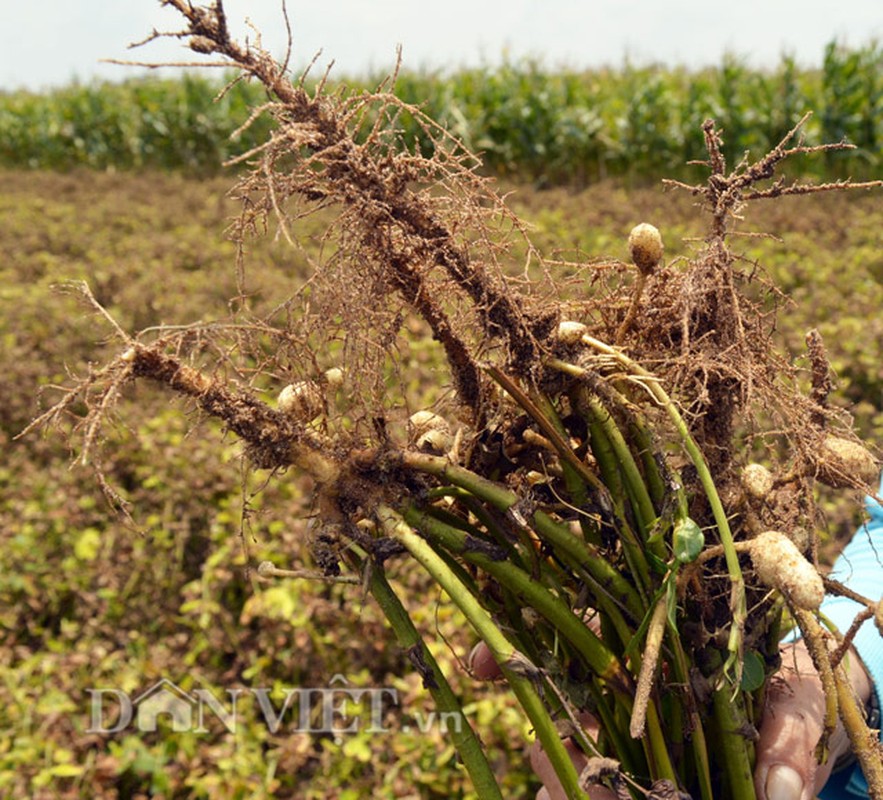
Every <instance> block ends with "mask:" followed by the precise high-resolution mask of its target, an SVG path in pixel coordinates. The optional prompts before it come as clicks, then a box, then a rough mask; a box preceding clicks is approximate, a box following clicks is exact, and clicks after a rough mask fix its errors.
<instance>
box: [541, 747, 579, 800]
mask: <svg viewBox="0 0 883 800" xmlns="http://www.w3.org/2000/svg"><path fill="white" fill-rule="evenodd" d="M564 748H565V750H567V755H569V756H570V760H571V761H572V762H573V765H574V766H575V767H576V771H577V772H582V770H583V767H585V765H586V761H587V759H586V756H585V753H583V752H582V751H581V750H579V749H578V748H577V747H576V746H575V745H574V744H573V742H571V741H570V740H569V739H568V740H567V741H565V742H564ZM528 755H529V757H530V767H531V769H532V770H533V771H534V774H535V775H536V776H537V777H538V778H539V779H540V780H541V781H542V783H543V789H541V790H540V792H541V793H542V791H543V790H545V792H546V796H547V798H548V800H567V795H566V793H565V792H564V787H563V786H562V785H561V781H559V780H558V776H557V775H556V774H555V768H554V767H553V766H552V762H551V761H549V757H548V756H547V755H546V752H545V750H543V746H542V745H541V744H540V743H539V741H536V742H534V743H533V744H532V745H531V746H530V751H529V753H528ZM537 797H540V795H539V794H538V795H537ZM592 800H594V795H592Z"/></svg>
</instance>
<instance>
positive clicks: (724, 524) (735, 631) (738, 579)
mask: <svg viewBox="0 0 883 800" xmlns="http://www.w3.org/2000/svg"><path fill="white" fill-rule="evenodd" d="M582 341H583V343H584V344H586V345H588V346H589V347H592V348H594V349H595V350H597V351H598V352H600V353H603V354H604V355H607V356H611V357H612V358H614V359H616V360H617V361H618V362H619V363H620V364H621V365H622V366H623V367H625V368H626V369H627V370H628V371H629V372H631V373H632V375H634V376H636V377H637V378H638V379H641V385H642V386H643V387H644V388H645V389H646V390H647V391H648V392H650V394H651V395H652V396H653V398H654V399H655V400H656V402H657V403H658V404H659V405H660V406H661V407H662V408H664V409H665V412H666V413H667V414H668V417H669V419H670V420H671V422H672V424H673V425H674V427H675V430H676V431H677V433H678V435H679V436H680V438H681V442H682V444H683V446H684V450H686V451H687V455H689V456H690V460H691V461H692V462H693V466H694V467H695V468H696V474H697V476H698V478H699V481H700V483H701V484H702V488H703V490H704V491H705V495H706V497H707V499H708V504H709V506H710V507H711V513H712V515H713V517H714V521H715V524H716V526H717V530H718V535H719V536H720V540H721V546H722V547H723V551H724V559H725V561H726V564H727V573H728V574H729V577H730V610H731V613H732V615H733V624H732V627H731V628H730V636H729V641H728V643H727V650H728V653H729V654H728V657H727V660H726V662H725V663H724V667H723V671H724V675H725V676H726V675H728V674H729V672H730V670H731V669H734V670H735V678H734V680H733V683H734V684H735V685H738V684H739V683H740V681H741V675H742V638H743V632H744V629H745V620H746V619H747V617H748V608H747V603H746V598H745V580H744V578H743V577H742V568H741V567H740V566H739V556H738V554H737V553H736V548H735V546H734V540H733V534H732V531H731V530H730V523H729V520H728V519H727V514H726V511H725V510H724V506H723V503H722V502H721V499H720V495H719V494H718V492H717V487H716V486H715V484H714V479H713V478H712V476H711V472H710V471H709V469H708V464H706V462H705V458H704V456H703V455H702V451H701V450H700V449H699V446H698V445H697V444H696V441H695V440H694V439H693V436H692V435H691V433H690V429H689V427H688V426H687V423H686V422H685V421H684V418H683V417H682V416H681V413H680V412H679V411H678V408H677V406H676V405H675V403H674V401H673V400H672V399H671V398H670V397H669V396H668V394H666V392H665V390H664V389H663V388H662V385H661V384H660V382H659V380H658V378H657V377H656V376H655V375H653V374H652V373H651V372H648V371H647V370H645V369H644V368H643V367H642V366H641V365H640V364H637V363H636V362H634V361H632V359H630V358H629V357H628V356H626V355H625V354H624V353H622V352H620V351H619V350H617V349H616V348H615V347H611V346H610V345H608V344H605V343H604V342H602V341H600V340H598V339H594V338H593V337H591V336H588V335H586V336H583V338H582ZM548 363H549V366H551V367H553V368H554V369H558V370H561V371H562V372H565V373H567V374H569V375H586V374H587V373H586V370H584V369H582V368H581V367H577V366H574V365H573V364H568V363H566V362H564V361H561V360H559V359H551V360H550V361H549V362H548Z"/></svg>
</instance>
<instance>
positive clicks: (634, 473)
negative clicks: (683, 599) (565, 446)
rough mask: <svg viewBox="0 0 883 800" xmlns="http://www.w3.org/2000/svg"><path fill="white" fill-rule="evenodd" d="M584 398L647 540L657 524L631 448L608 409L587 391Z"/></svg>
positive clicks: (658, 555) (660, 554) (651, 502)
mask: <svg viewBox="0 0 883 800" xmlns="http://www.w3.org/2000/svg"><path fill="white" fill-rule="evenodd" d="M586 401H587V404H588V409H589V413H590V414H591V416H592V419H594V420H595V421H596V422H597V423H598V424H599V425H600V426H601V427H602V428H603V429H604V433H605V434H606V435H607V440H608V441H609V442H610V446H611V447H612V448H613V452H614V454H615V456H616V460H617V462H618V463H619V468H620V469H621V470H622V476H623V478H624V479H625V485H626V489H627V491H628V493H629V498H630V499H631V503H632V508H633V510H634V512H635V518H636V519H637V521H638V528H639V530H640V532H641V533H642V534H643V537H644V540H645V541H646V540H647V538H648V537H649V536H650V534H651V533H652V531H653V527H654V525H655V523H656V509H655V508H654V507H653V501H652V500H651V499H650V493H649V491H648V490H647V485H646V484H645V483H644V477H643V476H642V475H641V471H640V470H639V469H638V465H637V463H636V462H635V458H634V456H633V455H632V451H631V449H630V448H629V446H628V444H627V443H626V440H625V437H624V436H623V435H622V431H620V429H619V426H618V425H617V424H616V422H615V420H614V419H613V415H612V414H611V413H610V411H608V410H607V409H606V408H605V407H604V406H603V405H602V404H601V402H600V401H599V400H598V398H597V397H596V396H594V395H592V394H591V393H590V392H589V391H588V390H587V391H586ZM660 544H661V543H660ZM655 555H656V556H657V557H658V558H665V552H664V551H663V550H662V549H661V548H659V549H658V552H656V553H655Z"/></svg>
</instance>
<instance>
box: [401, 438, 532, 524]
mask: <svg viewBox="0 0 883 800" xmlns="http://www.w3.org/2000/svg"><path fill="white" fill-rule="evenodd" d="M402 463H404V465H405V466H406V467H410V468H411V469H416V470H419V471H420V472H426V473H428V474H430V475H434V476H435V477H436V478H439V479H440V480H443V481H445V482H447V483H452V484H454V486H459V487H460V488H462V489H466V490H467V491H469V492H471V493H472V494H474V495H475V496H476V497H479V498H481V499H482V500H484V501H485V502H486V503H490V504H491V505H492V506H493V507H494V508H498V509H499V510H500V511H507V510H508V509H509V508H511V507H512V506H514V505H515V503H517V502H518V495H517V494H515V492H513V491H510V490H509V489H507V488H506V487H505V486H503V485H502V484H499V483H495V482H494V481H489V480H488V479H487V478H482V477H481V476H480V475H477V474H476V473H474V472H471V471H470V470H468V469H465V468H464V467H458V466H456V465H455V464H452V463H451V462H450V461H448V460H447V459H446V458H444V457H442V456H431V455H428V454H426V453H416V452H414V451H412V450H407V451H405V452H404V453H402Z"/></svg>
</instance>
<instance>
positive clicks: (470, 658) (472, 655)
mask: <svg viewBox="0 0 883 800" xmlns="http://www.w3.org/2000/svg"><path fill="white" fill-rule="evenodd" d="M481 646H482V642H479V643H478V644H477V645H475V647H473V648H472V649H471V650H470V651H469V655H468V656H467V658H466V666H467V667H469V671H470V672H472V671H473V670H474V669H475V656H476V655H478V650H479V648H480V647H481Z"/></svg>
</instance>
